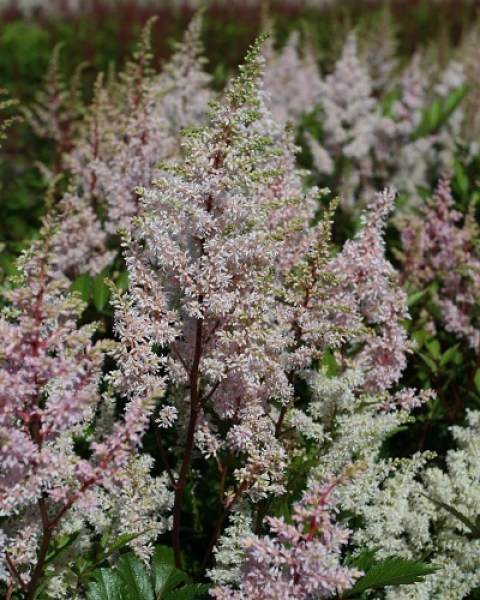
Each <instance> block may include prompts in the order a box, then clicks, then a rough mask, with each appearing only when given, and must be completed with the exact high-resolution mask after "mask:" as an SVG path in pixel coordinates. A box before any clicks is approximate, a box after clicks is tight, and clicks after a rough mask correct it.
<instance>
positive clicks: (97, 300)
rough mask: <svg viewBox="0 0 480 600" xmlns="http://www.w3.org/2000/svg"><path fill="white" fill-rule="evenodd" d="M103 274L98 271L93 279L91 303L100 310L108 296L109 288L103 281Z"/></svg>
mask: <svg viewBox="0 0 480 600" xmlns="http://www.w3.org/2000/svg"><path fill="white" fill-rule="evenodd" d="M104 280H105V276H104V275H102V274H101V273H100V275H97V276H96V277H95V279H94V280H93V304H94V305H95V308H96V309H97V310H98V312H101V311H102V310H103V309H104V308H105V306H106V304H107V302H108V299H109V298H110V290H109V288H108V286H107V284H106V283H105V281H104Z"/></svg>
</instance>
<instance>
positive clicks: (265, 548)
mask: <svg viewBox="0 0 480 600" xmlns="http://www.w3.org/2000/svg"><path fill="white" fill-rule="evenodd" d="M347 471H348V469H346V470H345V473H347ZM348 478H349V477H348V476H346V475H345V474H343V475H342V476H341V477H337V478H335V477H333V476H329V477H327V478H326V479H325V480H324V481H323V482H322V483H314V484H312V486H311V487H310V488H309V489H308V490H307V491H306V492H305V493H304V494H303V496H302V499H301V500H300V501H299V502H296V503H295V504H294V505H293V515H292V521H293V523H292V524H289V523H287V522H286V521H285V519H283V518H277V517H269V518H268V519H267V520H268V523H269V526H270V531H271V533H272V535H271V536H255V535H250V536H248V535H247V536H245V537H244V538H243V551H244V553H245V562H244V564H243V565H242V567H241V570H240V573H239V582H238V583H239V585H238V589H235V590H234V589H233V588H232V587H231V586H222V587H217V588H214V589H213V590H212V591H211V592H210V593H211V595H212V596H213V597H214V598H217V599H218V600H223V599H224V600H227V599H229V600H241V599H242V598H246V599H248V600H289V599H298V600H301V599H307V598H314V597H315V598H330V597H332V596H333V595H334V594H335V593H341V592H343V591H345V590H347V589H349V588H351V587H352V586H353V584H354V582H355V580H356V579H357V578H358V577H360V576H361V575H362V572H361V571H359V570H358V569H354V568H349V567H346V566H342V564H341V549H342V546H343V545H344V544H346V543H347V541H348V537H349V531H348V529H342V528H341V527H340V526H338V525H336V524H335V513H336V512H337V507H336V502H335V499H334V497H333V492H334V490H335V488H336V487H337V486H338V485H339V484H340V483H343V484H345V483H347V481H348Z"/></svg>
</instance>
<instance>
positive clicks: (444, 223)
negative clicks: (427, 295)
mask: <svg viewBox="0 0 480 600" xmlns="http://www.w3.org/2000/svg"><path fill="white" fill-rule="evenodd" d="M474 209H475V206H474V205H473V204H472V205H471V206H470V208H469V210H468V212H467V214H466V215H463V214H462V213H461V212H460V211H458V210H456V209H455V200H454V198H453V196H452V192H451V188H450V176H449V175H445V176H444V177H443V178H442V179H441V180H440V182H439V183H438V186H437V188H436V190H435V192H434V194H433V195H432V197H431V199H429V200H428V201H427V203H426V205H425V207H423V208H422V209H421V213H420V214H418V215H413V216H405V217H403V218H400V219H399V220H398V226H399V228H400V229H401V232H402V233H401V238H402V246H403V248H402V255H401V259H402V263H403V270H402V273H403V278H404V280H405V281H406V282H408V285H409V286H410V289H411V290H412V291H422V290H425V289H427V288H428V289H430V290H431V291H432V294H433V300H434V302H435V303H436V304H437V305H438V307H439V308H440V310H441V319H442V322H443V326H444V327H445V329H446V330H447V331H449V332H451V333H454V334H455V335H456V336H458V337H459V338H460V339H464V340H466V341H467V343H468V345H469V346H470V347H471V348H472V349H473V350H475V352H476V353H477V354H478V353H479V351H480V328H479V323H478V319H477V313H478V298H479V295H480V258H479V253H478V248H477V246H476V243H475V240H476V239H477V237H478V224H477V223H476V221H475V215H474Z"/></svg>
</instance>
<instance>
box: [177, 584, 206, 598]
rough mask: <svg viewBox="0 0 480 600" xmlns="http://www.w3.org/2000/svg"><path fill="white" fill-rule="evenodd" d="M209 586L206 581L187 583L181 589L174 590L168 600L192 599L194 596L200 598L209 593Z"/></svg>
mask: <svg viewBox="0 0 480 600" xmlns="http://www.w3.org/2000/svg"><path fill="white" fill-rule="evenodd" d="M209 587H210V586H208V585H206V584H204V583H193V584H189V585H185V586H184V587H182V588H180V589H179V590H174V591H173V592H172V593H171V594H169V595H168V597H167V598H166V600H192V599H193V598H199V597H201V596H205V595H206V594H207V592H208V590H209Z"/></svg>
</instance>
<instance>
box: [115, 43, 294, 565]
mask: <svg viewBox="0 0 480 600" xmlns="http://www.w3.org/2000/svg"><path fill="white" fill-rule="evenodd" d="M259 70H260V59H259V57H258V46H256V47H254V48H253V49H252V50H251V51H250V54H249V55H248V57H247V61H246V64H245V66H244V67H242V72H241V74H240V76H239V77H238V78H237V80H235V81H234V82H233V84H232V86H231V88H230V89H229V90H228V91H227V95H226V100H225V103H224V105H222V106H217V107H216V108H215V109H214V111H213V113H212V117H211V124H210V126H208V127H207V128H204V129H203V130H199V131H194V132H192V133H190V134H189V136H188V137H187V138H185V140H184V144H183V145H184V149H185V153H186V156H185V160H184V162H183V164H182V163H181V164H179V165H178V166H174V167H171V168H170V169H168V170H167V172H166V174H165V176H164V177H162V178H160V179H158V180H157V182H156V188H155V189H153V190H141V193H142V196H143V202H144V215H143V216H142V217H141V218H140V219H138V220H137V221H136V222H135V227H134V229H133V231H132V234H131V236H128V235H127V236H126V239H125V260H126V263H127V267H128V270H129V293H128V295H127V296H126V297H124V298H118V299H117V325H116V327H117V331H118V333H119V334H120V337H121V341H122V344H121V351H120V353H119V354H118V360H119V365H120V369H119V371H118V372H117V373H116V374H115V375H114V376H113V380H114V382H115V384H116V385H117V386H120V388H122V389H123V388H124V387H125V386H130V389H131V388H132V386H131V383H132V377H131V374H136V375H138V378H137V377H135V379H136V380H138V381H139V384H138V385H139V391H140V392H141V393H142V394H144V393H145V389H146V390H147V392H148V391H150V393H152V392H153V390H154V389H157V388H159V387H161V386H162V377H160V376H158V373H159V372H162V371H163V373H164V376H165V377H166V378H167V381H168V384H169V387H168V392H169V393H168V397H167V398H166V405H165V406H164V407H163V408H161V410H160V413H159V414H160V417H159V418H160V425H161V426H167V425H169V424H170V422H171V420H173V419H174V418H175V416H176V415H177V414H178V415H179V416H180V418H179V419H178V420H177V422H176V425H177V430H178V435H179V436H180V439H181V440H182V441H181V447H182V449H183V456H181V457H180V462H179V463H178V468H175V469H173V468H172V469H170V468H169V467H168V466H167V470H168V472H169V473H170V478H171V483H172V486H173V488H174V491H175V506H174V513H173V519H174V525H173V527H174V538H173V543H174V552H175V560H176V563H177V565H180V562H181V559H180V518H181V506H182V497H183V493H184V488H185V484H186V481H187V477H188V475H189V471H190V466H191V461H192V455H193V453H194V450H195V448H197V449H198V450H199V451H200V452H201V453H202V454H203V455H204V456H205V457H206V458H207V459H208V458H213V460H215V461H216V464H217V468H218V470H219V471H220V475H221V474H222V473H224V475H226V470H225V469H226V468H227V467H226V466H225V465H223V463H222V454H223V453H230V454H232V455H239V456H241V457H243V458H242V460H241V462H240V465H241V466H239V468H237V469H235V471H234V480H235V481H236V484H235V486H234V489H233V490H232V492H231V495H230V496H228V497H225V498H222V502H223V501H225V504H226V506H227V508H228V507H229V506H231V504H232V503H233V502H234V501H236V500H237V499H238V498H239V497H241V496H242V495H244V494H245V493H247V492H248V493H249V495H250V496H251V497H252V498H262V497H263V496H265V494H267V493H268V492H275V491H276V492H279V491H281V490H282V483H281V480H282V477H283V473H284V470H285V466H286V462H285V461H286V456H285V452H284V449H283V447H282V446H281V444H280V443H279V442H278V441H277V439H276V438H275V435H274V428H273V427H272V422H271V419H270V416H269V414H268V412H269V408H268V404H267V401H268V400H269V399H270V398H272V397H274V398H276V399H277V400H278V401H280V402H286V401H288V399H289V397H290V394H291V388H290V385H289V383H288V380H287V378H286V376H285V373H284V371H283V369H282V364H281V362H280V361H279V360H278V357H279V354H280V352H281V350H282V349H283V347H284V346H285V344H286V343H287V341H288V340H286V339H284V335H283V331H282V329H281V327H280V326H279V325H278V323H277V321H276V311H275V295H274V283H275V282H274V275H275V269H274V268H272V267H273V264H274V261H275V256H276V252H277V247H278V246H279V242H277V241H275V238H274V236H273V235H272V233H271V231H270V229H269V227H268V226H267V224H268V220H269V217H270V215H271V214H272V212H273V211H274V210H278V207H279V204H280V205H281V203H282V202H285V199H284V198H282V197H280V198H279V199H278V200H277V201H276V202H275V201H274V200H273V199H271V198H270V197H269V195H268V194H267V193H266V194H265V196H264V195H263V191H264V190H267V188H268V187H269V186H271V185H272V183H273V182H274V181H275V179H276V178H278V177H279V175H280V174H281V170H280V169H279V168H278V161H279V160H280V159H281V156H282V150H281V148H277V147H275V146H274V145H273V141H272V139H271V138H270V137H267V136H265V135H264V134H263V132H262V131H260V129H261V128H259V127H258V120H259V119H260V118H261V116H262V114H263V113H262V111H263V109H262V100H261V98H260V97H259V96H258V93H257V86H258V85H259V74H260V71H259ZM267 129H268V123H265V124H264V130H267ZM155 348H167V349H169V351H170V352H169V353H168V355H165V354H164V353H161V354H159V353H157V352H155ZM135 388H136V386H135V385H134V390H135ZM133 393H134V394H136V393H138V392H137V391H134V392H133ZM222 422H223V425H222V427H223V428H225V426H227V430H226V432H225V433H224V436H223V437H222V438H221V437H220V436H219V435H217V433H216V432H217V429H218V428H219V425H220V424H221V423H222ZM198 450H197V451H198ZM175 473H178V474H175Z"/></svg>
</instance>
